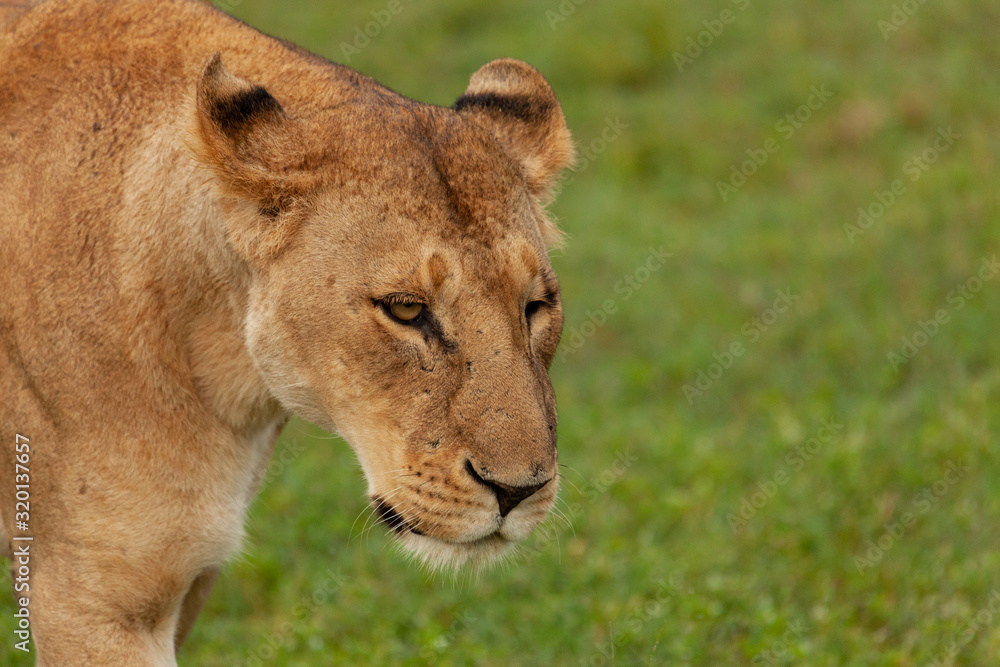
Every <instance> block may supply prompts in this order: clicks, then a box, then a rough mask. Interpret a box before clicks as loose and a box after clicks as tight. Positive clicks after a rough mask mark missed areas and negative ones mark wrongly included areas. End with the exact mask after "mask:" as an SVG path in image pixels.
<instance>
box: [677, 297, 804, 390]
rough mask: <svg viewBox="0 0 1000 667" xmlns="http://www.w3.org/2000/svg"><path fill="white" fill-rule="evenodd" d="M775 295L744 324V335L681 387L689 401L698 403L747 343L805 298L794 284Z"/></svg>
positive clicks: (745, 348) (740, 353)
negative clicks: (793, 291)
mask: <svg viewBox="0 0 1000 667" xmlns="http://www.w3.org/2000/svg"><path fill="white" fill-rule="evenodd" d="M775 295H776V296H775V299H774V303H772V304H771V306H770V307H769V308H765V309H764V310H763V311H762V312H761V313H760V314H759V315H757V316H756V317H753V318H751V319H749V320H747V321H746V322H745V323H744V324H743V326H742V327H740V334H741V335H742V336H743V338H742V339H741V338H737V339H736V340H734V341H733V342H732V343H730V344H729V345H728V346H727V347H725V348H723V350H722V352H721V353H719V352H715V353H714V354H712V359H713V360H714V361H713V362H712V363H711V364H709V365H708V366H707V367H706V368H699V369H698V373H697V374H696V375H695V378H694V380H692V381H691V382H689V383H687V384H685V385H684V386H683V387H681V391H683V392H684V398H686V399H687V402H688V405H694V402H695V400H696V399H698V398H700V397H701V396H703V395H704V394H705V392H706V391H708V390H709V389H711V388H712V386H713V385H714V384H715V383H716V382H717V381H718V380H719V378H721V377H722V376H723V375H725V373H726V371H728V370H729V369H730V368H732V367H733V364H735V363H736V360H737V359H739V358H740V357H742V356H743V355H744V354H746V351H747V349H748V348H747V344H753V343H756V342H757V341H758V340H760V337H761V336H762V335H764V333H765V332H766V331H767V330H768V329H770V328H771V327H772V326H773V325H774V323H775V322H777V321H778V318H779V317H780V316H781V315H782V314H784V313H787V312H788V310H789V309H790V308H791V307H792V306H793V305H794V304H795V303H796V302H797V301H798V300H799V299H801V298H802V297H801V296H799V295H798V294H792V290H791V288H786V289H784V290H777V291H776V292H775ZM744 340H746V344H744V342H743V341H744Z"/></svg>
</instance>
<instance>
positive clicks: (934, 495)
mask: <svg viewBox="0 0 1000 667" xmlns="http://www.w3.org/2000/svg"><path fill="white" fill-rule="evenodd" d="M971 470H972V466H970V465H966V464H964V463H962V461H961V460H958V461H950V462H949V463H948V466H947V467H946V468H945V472H944V475H942V476H941V478H940V479H938V480H936V481H935V482H934V483H933V484H930V485H928V486H925V487H924V488H922V489H920V491H918V492H917V494H916V495H914V496H913V500H912V501H910V505H911V509H910V510H908V511H906V512H903V514H902V515H901V516H900V517H899V521H894V522H892V523H886V524H883V525H882V529H883V530H882V534H881V535H879V536H878V537H877V538H875V539H869V540H868V541H867V542H865V544H864V547H867V548H866V549H864V551H862V552H861V553H859V554H857V555H855V556H854V566H855V567H856V568H858V574H864V573H865V570H868V569H871V568H873V567H875V566H876V565H878V564H879V563H880V562H881V561H882V559H883V558H885V555H886V553H888V552H889V550H890V549H892V548H893V547H894V546H895V545H896V543H897V542H898V541H899V540H901V539H902V538H903V536H904V535H905V534H906V531H908V530H910V529H911V528H913V526H915V525H916V523H917V519H918V518H920V517H921V516H923V515H925V514H927V513H928V512H930V511H931V510H932V509H934V508H935V507H937V504H938V503H939V502H941V498H943V497H944V495H945V494H947V493H948V491H950V490H951V488H952V487H953V486H955V485H956V484H958V483H959V482H960V481H962V479H963V478H964V477H965V476H966V475H967V474H968V473H969V471H971Z"/></svg>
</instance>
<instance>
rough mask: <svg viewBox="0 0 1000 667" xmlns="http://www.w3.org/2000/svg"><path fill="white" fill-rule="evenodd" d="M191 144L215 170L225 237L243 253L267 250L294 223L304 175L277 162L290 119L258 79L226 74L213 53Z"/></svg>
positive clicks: (283, 153) (289, 151)
mask: <svg viewBox="0 0 1000 667" xmlns="http://www.w3.org/2000/svg"><path fill="white" fill-rule="evenodd" d="M196 95H197V100H196V111H195V113H196V135H197V136H196V139H197V141H196V144H197V145H195V146H193V147H192V148H193V149H194V150H195V153H196V154H197V155H198V157H200V158H201V160H202V161H203V162H205V163H207V164H208V165H209V166H210V167H211V168H212V169H213V171H214V172H215V176H216V183H217V185H218V186H219V191H220V195H222V197H221V199H222V201H221V204H222V206H223V213H224V215H225V217H226V223H227V228H228V231H229V237H230V240H231V241H232V242H233V244H234V245H235V246H236V247H237V248H238V249H240V250H242V251H243V252H244V254H246V255H247V256H249V257H250V258H251V259H265V258H267V257H269V256H273V255H274V254H275V253H276V252H277V251H278V250H280V248H281V247H283V245H284V241H285V240H286V239H287V238H288V237H289V235H290V234H291V232H292V231H294V228H295V224H294V222H295V221H296V218H297V217H298V216H297V215H296V209H297V208H301V207H297V203H298V200H299V198H300V197H301V195H302V193H303V192H304V190H305V189H306V187H307V181H308V177H307V175H306V174H304V173H302V172H297V171H296V170H295V169H294V167H293V168H291V169H290V168H289V165H286V164H284V163H285V162H287V161H288V160H289V156H294V155H295V154H296V153H297V151H296V150H295V146H294V142H293V139H294V136H293V131H292V129H293V128H292V127H291V122H290V121H289V119H288V118H287V116H286V115H285V111H284V110H283V109H282V108H281V105H280V104H279V103H278V101H277V100H275V99H274V98H273V97H272V96H271V94H270V93H269V92H267V90H266V89H265V88H264V87H263V86H259V85H256V84H253V83H250V82H249V81H246V80H244V79H241V78H239V77H236V76H233V75H232V74H230V73H229V71H228V70H227V69H226V68H225V66H224V65H223V64H222V58H221V56H220V54H219V53H215V54H213V55H212V57H211V58H210V59H209V61H208V63H207V64H206V65H205V68H204V70H203V71H202V74H201V78H200V79H199V81H198V87H197V93H196Z"/></svg>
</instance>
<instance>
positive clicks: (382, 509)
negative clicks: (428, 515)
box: [373, 498, 423, 535]
mask: <svg viewBox="0 0 1000 667" xmlns="http://www.w3.org/2000/svg"><path fill="white" fill-rule="evenodd" d="M373 502H374V504H375V514H377V515H378V520H379V521H381V522H382V523H384V524H385V525H386V526H388V527H389V529H390V530H392V531H393V532H395V533H397V534H401V533H406V532H410V533H413V534H414V535H423V533H422V532H420V529H419V528H417V527H416V526H414V525H412V524H411V523H409V522H408V521H407V520H406V519H404V518H403V517H402V516H400V514H399V512H397V511H396V510H395V509H393V507H392V506H391V505H390V504H389V503H387V502H385V500H383V499H382V498H374V499H373Z"/></svg>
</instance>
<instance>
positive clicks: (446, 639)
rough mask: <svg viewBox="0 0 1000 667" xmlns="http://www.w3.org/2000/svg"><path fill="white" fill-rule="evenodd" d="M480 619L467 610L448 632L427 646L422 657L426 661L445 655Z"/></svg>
mask: <svg viewBox="0 0 1000 667" xmlns="http://www.w3.org/2000/svg"><path fill="white" fill-rule="evenodd" d="M478 620H479V619H478V618H477V617H476V616H475V615H473V614H472V612H470V611H469V610H465V611H464V612H462V613H461V614H459V615H458V616H457V617H455V620H454V621H453V622H452V624H451V627H449V628H448V630H447V632H445V633H444V634H441V635H438V636H437V637H435V638H434V641H433V642H432V643H431V645H430V646H425V647H424V648H423V649H421V651H420V657H421V658H423V659H424V660H433V659H434V658H437V657H438V656H440V655H441V654H442V653H444V652H445V651H446V650H447V649H448V647H450V646H451V645H452V644H453V643H454V642H455V638H456V637H458V636H459V635H461V634H462V633H464V632H466V631H467V630H468V629H469V628H471V627H472V624H473V623H475V622H476V621H478Z"/></svg>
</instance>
